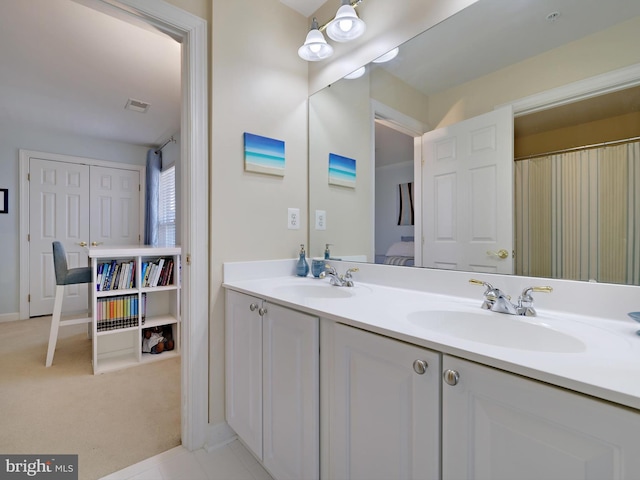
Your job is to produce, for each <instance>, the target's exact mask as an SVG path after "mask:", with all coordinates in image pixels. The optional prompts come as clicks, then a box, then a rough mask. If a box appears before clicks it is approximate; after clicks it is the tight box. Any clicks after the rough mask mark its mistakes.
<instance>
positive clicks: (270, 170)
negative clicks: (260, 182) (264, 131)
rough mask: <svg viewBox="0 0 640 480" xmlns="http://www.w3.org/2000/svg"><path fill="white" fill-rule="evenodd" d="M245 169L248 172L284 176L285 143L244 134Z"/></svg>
mask: <svg viewBox="0 0 640 480" xmlns="http://www.w3.org/2000/svg"><path fill="white" fill-rule="evenodd" d="M244 169H245V171H247V172H257V173H266V174H268V175H278V176H281V177H283V176H284V142H283V141H282V140H275V139H273V138H268V137H261V136H260V135H254V134H253V133H246V132H245V134H244Z"/></svg>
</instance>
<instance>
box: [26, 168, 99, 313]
mask: <svg viewBox="0 0 640 480" xmlns="http://www.w3.org/2000/svg"><path fill="white" fill-rule="evenodd" d="M29 168H30V172H29V173H30V175H29V178H30V182H29V183H30V185H29V209H30V211H29V231H30V233H29V236H30V242H29V247H30V260H29V278H30V282H29V283H30V295H31V297H30V298H31V301H30V304H29V316H31V317H34V316H38V315H48V314H51V312H52V311H53V298H54V296H55V285H56V282H55V274H54V270H53V252H52V245H51V244H52V242H53V241H54V240H58V241H60V242H62V244H63V245H64V248H65V250H66V252H67V261H68V264H69V267H70V268H73V267H78V266H87V261H88V260H87V253H86V252H85V251H84V248H83V247H81V246H80V243H81V242H83V241H84V242H86V241H88V240H89V166H88V165H81V164H74V163H65V162H53V161H50V160H43V159H38V158H32V159H31V161H30V165H29ZM65 294H66V295H65V299H64V302H63V305H64V308H65V311H80V310H86V308H87V305H88V303H87V299H88V287H87V286H86V285H74V286H69V287H67V288H65Z"/></svg>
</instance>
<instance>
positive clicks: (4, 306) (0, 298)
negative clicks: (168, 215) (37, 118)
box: [0, 124, 147, 320]
mask: <svg viewBox="0 0 640 480" xmlns="http://www.w3.org/2000/svg"><path fill="white" fill-rule="evenodd" d="M20 149H26V150H35V151H40V152H47V153H59V154H67V155H74V156H80V157H88V158H95V159H98V160H107V161H117V162H119V163H130V164H134V165H144V164H145V160H146V151H147V148H146V147H142V146H139V145H130V144H124V143H119V142H110V141H105V140H99V139H92V138H87V137H79V136H74V135H66V134H64V135H63V134H59V133H55V132H47V131H40V130H34V129H26V128H21V127H20V126H17V125H12V124H3V125H0V188H8V189H9V213H8V214H0V249H1V250H2V252H3V255H4V260H3V267H2V275H0V320H15V319H17V318H18V312H19V298H18V297H19V285H20V265H19V258H20V255H19V226H20V220H19V219H20V215H21V214H27V213H28V212H22V211H21V209H20V202H19V195H18V185H19V178H18V176H19V150H20Z"/></svg>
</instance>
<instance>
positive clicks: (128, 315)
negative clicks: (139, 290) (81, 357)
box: [96, 294, 138, 332]
mask: <svg viewBox="0 0 640 480" xmlns="http://www.w3.org/2000/svg"><path fill="white" fill-rule="evenodd" d="M96 310H97V311H96V329H97V331H98V332H104V331H107V330H118V329H122V328H130V327H137V326H138V295H137V294H132V295H117V296H114V297H101V298H98V300H97V309H96Z"/></svg>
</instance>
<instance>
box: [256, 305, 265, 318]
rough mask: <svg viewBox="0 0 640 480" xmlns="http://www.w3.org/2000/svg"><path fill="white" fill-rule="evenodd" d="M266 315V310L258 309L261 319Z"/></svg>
mask: <svg viewBox="0 0 640 480" xmlns="http://www.w3.org/2000/svg"><path fill="white" fill-rule="evenodd" d="M266 313H267V309H266V308H264V307H262V308H259V309H258V314H260V316H261V317H264V316H265V314H266Z"/></svg>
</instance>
